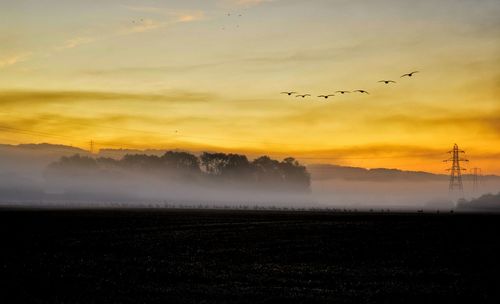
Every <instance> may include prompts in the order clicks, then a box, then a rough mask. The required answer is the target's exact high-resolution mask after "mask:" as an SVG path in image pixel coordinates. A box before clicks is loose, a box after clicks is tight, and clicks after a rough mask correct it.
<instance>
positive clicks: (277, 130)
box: [0, 0, 500, 173]
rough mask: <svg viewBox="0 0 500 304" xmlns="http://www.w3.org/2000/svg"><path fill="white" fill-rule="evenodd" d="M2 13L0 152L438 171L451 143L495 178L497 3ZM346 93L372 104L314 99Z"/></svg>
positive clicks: (4, 8) (143, 6)
mask: <svg viewBox="0 0 500 304" xmlns="http://www.w3.org/2000/svg"><path fill="white" fill-rule="evenodd" d="M375 2H376V3H375ZM0 8H1V9H0V19H1V21H0V24H1V25H2V26H0V42H1V46H2V47H1V48H0V117H1V121H0V122H1V123H0V142H3V143H13V144H15V143H26V142H52V143H61V144H71V145H74V146H79V147H83V148H87V147H88V146H89V141H90V140H94V141H95V142H96V147H97V148H116V147H123V148H183V149H193V150H206V149H210V150H223V151H236V152H241V153H250V154H252V155H254V154H263V153H266V154H272V155H275V156H277V157H280V156H285V155H292V156H297V157H299V158H302V160H303V161H304V162H308V163H310V162H316V163H318V162H320V163H325V162H327V163H338V164H346V165H355V166H365V167H398V168H402V169H412V170H417V169H419V170H430V171H434V172H443V170H444V169H445V168H446V165H445V164H443V163H442V162H441V160H442V159H444V158H446V151H448V150H449V149H451V147H452V145H453V144H454V143H458V144H459V145H460V146H461V147H462V148H463V149H465V150H467V155H468V157H469V158H470V160H471V163H470V166H471V167H481V168H483V172H485V173H500V163H499V162H498V159H499V156H500V103H499V102H500V74H499V72H498V71H499V70H500V69H499V68H500V60H499V59H500V55H499V54H500V22H499V21H498V15H499V13H500V3H498V1H493V0H484V1H472V0H468V1H465V0H453V1H452V0H443V1H439V3H438V4H436V1H430V0H424V1H418V3H417V2H416V1H407V0H402V1H393V0H381V1H368V0H364V1H363V0H361V1H345V0H338V1H335V0H334V1H292V0H290V1H285V0H282V1H279V0H275V1H257V0H253V1H252V0H245V1H241V0H239V1H230V0H227V1H191V0H188V1H169V2H168V4H167V3H160V2H158V1H154V0H143V1H131V0H130V1H117V0H116V1H115V0H110V1H106V2H104V3H102V2H90V3H89V2H87V1H62V0H48V1H44V2H43V5H42V4H41V3H40V1H34V0H30V1H12V2H11V3H0ZM228 13H229V14H230V16H228V15H227V14H228ZM240 14H241V15H242V16H239V15H240ZM141 19H142V21H141ZM413 70H419V71H421V73H418V74H416V75H415V77H413V78H411V79H410V78H400V75H402V74H403V73H407V72H410V71H413ZM380 79H393V80H395V81H397V83H396V84H393V85H384V84H381V83H378V82H377V81H378V80H380ZM354 89H365V90H367V91H369V92H370V95H362V94H347V95H345V96H335V97H333V98H331V99H328V101H325V100H321V99H318V98H316V97H315V96H317V95H320V94H330V93H334V92H335V91H337V90H354ZM284 90H293V91H298V92H301V93H310V94H312V95H313V96H314V97H313V98H307V99H299V98H296V97H293V96H292V97H288V96H285V95H281V94H279V93H280V92H281V91H284Z"/></svg>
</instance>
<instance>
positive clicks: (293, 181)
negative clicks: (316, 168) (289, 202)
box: [280, 157, 311, 190]
mask: <svg viewBox="0 0 500 304" xmlns="http://www.w3.org/2000/svg"><path fill="white" fill-rule="evenodd" d="M280 168H281V170H282V172H283V176H284V181H285V183H287V184H288V185H293V187H296V188H295V189H297V190H308V189H309V188H310V186H311V176H310V175H309V173H308V172H307V169H306V167H304V166H301V165H300V164H299V162H298V161H296V160H295V159H294V158H292V157H288V158H285V159H284V160H283V161H282V162H281V163H280Z"/></svg>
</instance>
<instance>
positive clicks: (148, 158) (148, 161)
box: [120, 154, 160, 171]
mask: <svg viewBox="0 0 500 304" xmlns="http://www.w3.org/2000/svg"><path fill="white" fill-rule="evenodd" d="M120 164H121V165H122V166H123V167H125V168H129V169H137V170H149V171H150V170H153V169H159V165H160V158H159V157H158V156H156V155H146V154H133V155H132V154H127V155H125V156H124V157H123V158H122V159H121V161H120Z"/></svg>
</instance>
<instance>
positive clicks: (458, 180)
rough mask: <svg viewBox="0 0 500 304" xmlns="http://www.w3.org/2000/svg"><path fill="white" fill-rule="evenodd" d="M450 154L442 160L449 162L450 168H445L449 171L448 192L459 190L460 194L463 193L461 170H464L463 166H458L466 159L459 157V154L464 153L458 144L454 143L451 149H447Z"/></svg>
mask: <svg viewBox="0 0 500 304" xmlns="http://www.w3.org/2000/svg"><path fill="white" fill-rule="evenodd" d="M448 153H450V154H451V157H450V158H449V159H446V160H444V162H451V163H452V165H451V168H448V169H447V170H448V171H450V186H449V190H450V192H455V191H459V192H460V194H462V195H463V192H464V184H463V183H462V171H464V170H466V169H465V168H462V167H460V163H462V162H468V161H469V160H468V159H465V158H462V157H460V154H464V153H465V151H463V150H460V149H459V148H458V145H457V144H455V145H454V146H453V150H451V151H448Z"/></svg>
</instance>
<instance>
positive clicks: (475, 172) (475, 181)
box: [472, 168, 482, 193]
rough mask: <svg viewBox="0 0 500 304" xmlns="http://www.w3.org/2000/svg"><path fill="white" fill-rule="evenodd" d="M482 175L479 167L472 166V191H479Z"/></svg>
mask: <svg viewBox="0 0 500 304" xmlns="http://www.w3.org/2000/svg"><path fill="white" fill-rule="evenodd" d="M481 176H482V171H481V168H472V191H473V192H474V193H477V192H479V183H480V178H481Z"/></svg>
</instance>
